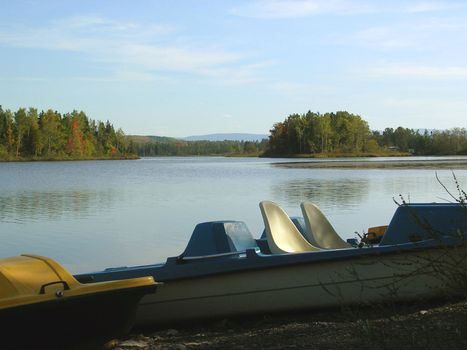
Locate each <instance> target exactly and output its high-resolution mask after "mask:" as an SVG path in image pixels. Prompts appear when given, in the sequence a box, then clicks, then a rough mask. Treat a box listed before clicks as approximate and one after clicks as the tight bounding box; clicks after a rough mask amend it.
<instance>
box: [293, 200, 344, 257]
mask: <svg viewBox="0 0 467 350" xmlns="http://www.w3.org/2000/svg"><path fill="white" fill-rule="evenodd" d="M300 207H301V209H302V213H303V219H304V220H305V226H306V230H305V237H306V239H307V240H308V241H309V242H310V243H311V244H313V245H315V246H317V247H320V248H324V249H340V248H351V245H350V244H348V243H347V242H345V241H344V240H343V239H342V238H341V237H340V236H339V235H338V234H337V232H336V230H334V227H332V225H331V223H330V222H329V221H328V219H327V218H326V216H324V214H323V213H322V212H321V210H320V209H319V208H318V206H316V205H315V204H313V203H311V202H303V203H302V204H301V205H300Z"/></svg>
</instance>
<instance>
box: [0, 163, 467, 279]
mask: <svg viewBox="0 0 467 350" xmlns="http://www.w3.org/2000/svg"><path fill="white" fill-rule="evenodd" d="M280 161H284V160H267V159H250V158H248V159H246V158H215V157H213V158H146V159H142V160H137V161H89V162H36V163H0V257H6V256H12V255H17V254H21V253H34V254H42V255H47V256H50V257H52V258H54V259H56V260H58V261H60V262H61V263H62V264H63V265H65V266H66V267H67V268H68V269H70V270H71V271H72V272H74V273H76V272H85V271H90V270H96V269H101V268H104V267H109V266H122V265H134V264H145V263H154V262H159V261H163V260H165V258H166V257H167V256H173V255H177V254H179V253H181V252H182V251H183V249H184V247H185V245H186V243H187V241H188V239H189V237H190V235H191V232H192V230H193V228H194V226H195V225H196V224H197V223H199V222H202V221H209V220H220V219H226V220H228V219H233V220H242V221H245V222H246V223H247V225H248V226H249V228H250V230H251V231H252V233H253V235H254V236H258V235H259V234H260V232H261V231H262V227H263V224H262V218H261V214H260V211H259V207H258V203H259V202H260V201H261V200H264V199H269V200H273V201H275V202H277V203H279V204H281V205H282V207H283V208H284V209H285V210H286V211H287V212H288V213H289V214H290V215H299V214H300V208H299V204H300V202H301V201H304V200H311V201H313V202H315V203H317V204H318V205H319V206H320V207H321V209H322V210H323V212H324V213H325V214H326V215H327V216H328V217H329V219H330V221H331V222H332V223H333V225H334V226H335V228H336V230H337V231H338V232H339V233H340V234H341V235H342V236H344V237H345V238H350V237H355V233H354V232H355V231H358V232H362V231H364V230H365V229H366V228H368V227H370V226H376V225H381V224H386V223H387V222H388V221H389V220H390V218H391V216H392V213H393V211H394V210H395V207H396V206H395V204H394V202H393V197H396V198H397V197H398V195H399V194H402V195H404V197H405V198H406V199H407V200H410V201H411V202H422V201H431V202H433V201H440V202H441V201H445V199H448V195H447V194H446V192H445V191H444V190H443V189H442V187H441V186H440V185H439V184H438V183H437V181H436V178H435V171H434V170H368V169H364V170H363V169H362V170H335V169H284V168H281V167H278V166H276V165H274V163H276V162H280ZM438 175H439V177H440V178H441V179H442V180H443V182H444V183H445V184H446V185H448V187H450V188H451V189H453V181H452V175H451V172H450V171H449V170H440V171H438ZM456 176H457V178H458V180H459V182H460V184H461V185H462V187H463V188H464V189H465V188H466V187H467V170H456Z"/></svg>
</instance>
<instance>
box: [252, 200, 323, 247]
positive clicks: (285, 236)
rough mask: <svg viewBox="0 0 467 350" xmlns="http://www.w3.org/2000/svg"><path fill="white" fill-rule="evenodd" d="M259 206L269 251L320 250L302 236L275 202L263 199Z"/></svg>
mask: <svg viewBox="0 0 467 350" xmlns="http://www.w3.org/2000/svg"><path fill="white" fill-rule="evenodd" d="M259 207H260V209H261V214H262V215H263V220H264V226H265V228H266V238H267V241H268V245H269V249H270V250H271V253H273V254H280V253H303V252H316V251H319V250H320V249H319V248H316V247H315V246H313V245H311V244H310V243H309V242H308V241H307V240H306V239H305V238H303V236H302V235H301V234H300V232H299V231H298V229H297V228H296V227H295V225H294V224H293V222H292V220H290V218H289V216H288V215H287V213H286V212H285V211H284V210H282V208H280V207H279V206H278V205H277V204H276V203H273V202H269V201H263V202H261V203H259Z"/></svg>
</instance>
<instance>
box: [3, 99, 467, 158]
mask: <svg viewBox="0 0 467 350" xmlns="http://www.w3.org/2000/svg"><path fill="white" fill-rule="evenodd" d="M466 154H467V131H466V129H465V128H454V129H450V130H443V131H438V130H436V131H427V130H426V131H424V132H420V131H418V130H414V129H408V128H403V127H398V128H396V129H393V128H386V129H385V130H384V131H371V130H370V127H369V125H368V122H367V121H365V120H364V119H362V117H360V116H359V115H355V114H352V113H349V112H346V111H339V112H333V113H325V114H320V113H313V112H311V111H308V112H307V113H305V114H291V115H289V116H288V117H287V118H285V120H284V121H283V122H277V123H275V124H274V125H273V127H272V129H271V130H270V136H269V139H265V140H262V141H230V140H224V141H185V140H180V139H175V138H170V137H158V136H126V135H125V134H124V132H123V131H122V130H121V129H118V130H115V128H114V127H113V125H112V124H111V123H110V122H109V121H107V122H105V123H104V122H102V121H95V120H92V119H90V118H89V117H88V116H87V115H86V114H85V113H84V112H82V111H79V112H78V111H73V112H71V113H65V114H61V113H59V112H57V111H54V110H52V109H49V110H47V111H41V112H39V111H38V110H37V109H35V108H28V109H26V108H19V109H18V110H17V111H16V112H12V111H10V110H8V109H7V110H4V109H3V108H2V107H1V106H0V160H3V161H16V160H83V159H122V158H130V159H132V158H138V156H140V157H153V156H251V157H255V156H265V157H337V156H390V155H466Z"/></svg>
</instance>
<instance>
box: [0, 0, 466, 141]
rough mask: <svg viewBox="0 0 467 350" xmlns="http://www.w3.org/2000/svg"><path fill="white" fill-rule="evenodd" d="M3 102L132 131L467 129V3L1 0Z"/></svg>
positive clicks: (425, 0)
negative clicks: (304, 122)
mask: <svg viewBox="0 0 467 350" xmlns="http://www.w3.org/2000/svg"><path fill="white" fill-rule="evenodd" d="M0 9H1V10H0V105H2V106H3V108H4V109H11V110H17V109H18V108H19V107H35V108H38V109H39V110H46V109H49V108H51V109H53V110H57V111H59V112H61V113H67V112H71V111H73V110H83V111H84V112H85V113H86V114H87V115H88V116H89V117H90V118H92V119H96V120H103V121H105V120H110V121H111V122H112V123H113V125H114V126H115V127H116V128H122V129H123V130H124V132H125V133H126V134H137V135H160V136H173V137H182V136H188V135H199V134H209V133H234V132H248V133H261V134H267V133H268V132H269V130H270V129H271V128H272V126H273V124H274V123H276V122H279V121H283V120H284V119H285V118H286V117H287V116H288V115H290V114H292V113H306V112H307V111H308V110H311V111H313V112H320V113H326V112H335V111H342V110H346V111H349V112H351V113H354V114H358V115H360V116H361V117H362V118H363V119H365V120H367V121H368V123H369V126H370V128H371V129H372V130H382V129H384V128H386V127H393V128H395V127H398V126H403V127H408V128H428V129H448V128H453V127H467V1H460V0H459V1H454V0H453V1H450V0H445V1H436V0H433V1H430V0H420V1H417V0H412V1H402V0H394V1H378V0H348V1H344V0H249V1H243V0H235V1H223V0H211V1H208V0H184V1H182V0H168V1H165V0H152V1H149V0H138V1H137V0H92V1H90V0H76V1H72V0H57V1H53V0H50V1H47V0H15V1H12V0H0Z"/></svg>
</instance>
